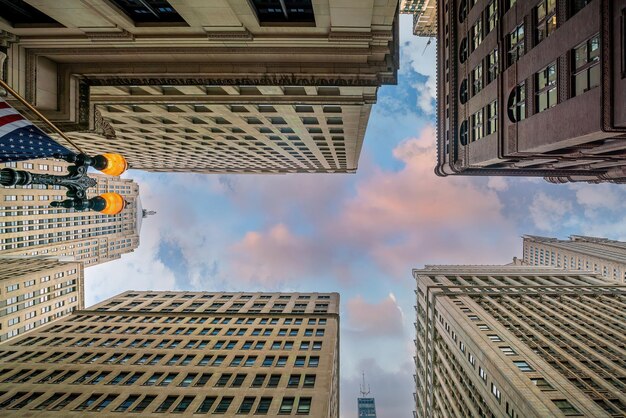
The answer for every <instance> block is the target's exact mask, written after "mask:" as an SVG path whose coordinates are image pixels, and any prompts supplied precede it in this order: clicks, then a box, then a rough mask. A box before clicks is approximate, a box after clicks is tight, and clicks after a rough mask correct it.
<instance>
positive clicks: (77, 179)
mask: <svg viewBox="0 0 626 418" xmlns="http://www.w3.org/2000/svg"><path fill="white" fill-rule="evenodd" d="M54 157H56V158H58V159H63V160H65V161H67V162H69V163H73V165H70V166H69V167H67V171H68V172H69V173H68V174H66V175H65V176H54V175H50V174H36V173H30V172H28V171H24V170H14V169H12V168H3V169H2V170H0V184H1V185H3V186H26V185H29V184H42V185H46V186H61V187H64V188H66V189H67V193H66V196H67V197H68V199H66V200H63V201H56V202H52V203H50V206H52V207H63V208H67V209H75V210H95V211H98V212H101V213H103V214H106V215H116V214H118V213H120V212H121V211H122V210H123V209H124V207H125V206H126V201H125V200H124V198H123V197H122V196H121V195H120V194H118V193H104V194H102V195H100V196H95V197H92V198H91V199H87V189H89V188H90V187H94V186H95V185H96V184H97V183H96V180H95V179H93V178H91V177H89V176H88V175H87V169H88V168H89V167H93V168H95V169H97V170H100V171H101V172H103V173H105V174H109V175H111V176H119V175H120V174H122V173H123V172H124V171H126V168H127V167H128V165H127V163H126V160H125V159H124V157H122V156H121V155H119V154H103V155H96V156H95V157H89V156H88V155H85V154H70V155H67V156H62V155H55V156H54Z"/></svg>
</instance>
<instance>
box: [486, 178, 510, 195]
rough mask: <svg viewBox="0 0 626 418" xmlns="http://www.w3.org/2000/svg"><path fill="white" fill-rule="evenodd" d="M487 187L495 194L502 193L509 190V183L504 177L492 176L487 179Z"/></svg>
mask: <svg viewBox="0 0 626 418" xmlns="http://www.w3.org/2000/svg"><path fill="white" fill-rule="evenodd" d="M487 187H489V188H490V189H493V190H495V191H497V192H504V191H506V190H508V189H509V183H508V182H507V181H506V178H504V177H497V176H494V177H489V180H488V181H487Z"/></svg>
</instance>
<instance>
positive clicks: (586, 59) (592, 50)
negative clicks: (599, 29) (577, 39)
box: [572, 35, 600, 96]
mask: <svg viewBox="0 0 626 418" xmlns="http://www.w3.org/2000/svg"><path fill="white" fill-rule="evenodd" d="M573 59H574V65H573V68H574V71H573V74H572V78H573V82H574V83H573V84H574V85H573V91H572V96H578V95H580V94H583V93H584V92H586V91H587V90H590V89H592V88H594V87H597V86H599V85H600V65H599V64H600V37H599V35H596V36H594V37H593V38H591V39H589V40H587V41H586V42H585V43H583V44H582V45H580V46H579V47H577V48H575V49H574V54H573Z"/></svg>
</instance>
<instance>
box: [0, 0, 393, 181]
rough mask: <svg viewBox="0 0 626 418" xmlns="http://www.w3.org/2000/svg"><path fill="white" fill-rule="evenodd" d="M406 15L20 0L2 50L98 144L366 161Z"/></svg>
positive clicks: (72, 125)
mask: <svg viewBox="0 0 626 418" xmlns="http://www.w3.org/2000/svg"><path fill="white" fill-rule="evenodd" d="M397 15H398V1H397V0H377V1H375V2H373V1H365V2H364V1H362V0H347V1H346V0H319V1H318V0H315V1H313V0H249V1H248V0H219V1H206V2H203V1H197V2H189V1H184V0H169V1H167V0H142V1H141V2H139V1H128V0H110V1H108V0H95V1H89V2H86V3H85V2H78V3H76V2H72V1H69V2H62V3H55V4H52V3H48V2H42V1H36V0H20V1H15V2H9V3H8V4H6V5H5V7H3V9H2V10H1V11H0V18H1V19H0V30H1V32H0V34H1V35H0V37H1V38H2V39H0V45H2V44H4V45H6V47H5V48H4V52H5V53H4V54H2V53H1V52H2V49H0V61H1V58H2V57H3V56H6V63H5V65H6V74H5V75H4V77H5V79H6V80H7V81H8V82H9V84H11V85H12V86H13V87H14V88H16V89H17V90H18V91H19V92H20V93H21V94H22V95H24V96H25V97H26V98H27V99H28V100H30V101H32V102H33V103H35V104H36V106H37V107H38V109H40V110H42V111H43V112H44V113H45V114H46V116H48V117H49V118H50V119H51V120H53V121H54V122H56V123H57V125H58V126H60V127H61V128H63V130H64V131H65V132H68V133H70V136H72V138H73V139H74V141H75V142H76V143H77V144H78V145H79V146H81V147H82V148H83V149H84V150H85V151H86V152H87V153H90V154H97V153H102V152H119V153H120V154H123V155H124V156H125V157H126V158H127V160H128V161H129V163H130V166H131V167H133V168H139V169H144V170H150V171H181V172H201V173H212V172H236V173H241V172H244V173H286V172H290V173H291V172H342V173H343V172H354V171H355V170H356V169H357V166H358V159H359V154H360V151H361V147H362V143H363V138H364V135H365V130H366V127H367V122H368V119H369V114H370V110H371V107H372V104H373V103H375V101H376V95H377V89H378V87H379V86H381V85H383V84H394V83H395V82H396V77H397V68H398V63H399V59H398V42H399V41H398V22H397ZM25 23H28V24H25ZM0 67H1V66H0ZM16 106H17V104H16Z"/></svg>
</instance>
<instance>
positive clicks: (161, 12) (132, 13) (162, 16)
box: [112, 0, 185, 23]
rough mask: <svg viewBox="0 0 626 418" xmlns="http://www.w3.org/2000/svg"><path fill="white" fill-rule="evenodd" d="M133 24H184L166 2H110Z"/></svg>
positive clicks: (158, 0)
mask: <svg viewBox="0 0 626 418" xmlns="http://www.w3.org/2000/svg"><path fill="white" fill-rule="evenodd" d="M112 1H113V3H114V4H115V5H116V6H117V7H119V8H120V9H121V10H122V11H123V12H124V13H125V14H126V15H127V16H128V17H130V18H131V19H132V20H133V21H134V22H135V23H160V22H165V23H185V20H184V19H183V18H182V17H181V16H180V15H179V14H178V13H177V12H176V10H175V9H174V8H173V7H172V5H171V4H170V3H169V2H168V1H167V0H112Z"/></svg>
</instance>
